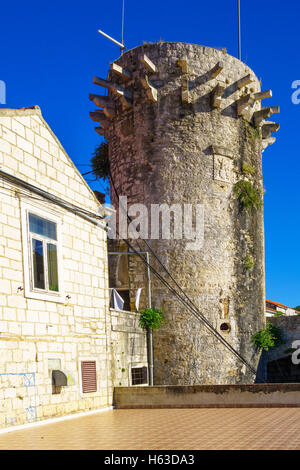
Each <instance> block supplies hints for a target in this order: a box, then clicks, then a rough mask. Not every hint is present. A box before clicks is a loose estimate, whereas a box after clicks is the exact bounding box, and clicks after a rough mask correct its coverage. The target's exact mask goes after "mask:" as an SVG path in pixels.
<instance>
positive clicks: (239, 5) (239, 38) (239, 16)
mask: <svg viewBox="0 0 300 470" xmlns="http://www.w3.org/2000/svg"><path fill="white" fill-rule="evenodd" d="M237 2H238V29H239V33H238V36H239V37H238V43H239V59H240V60H241V57H242V53H241V50H242V49H241V3H240V0H237Z"/></svg>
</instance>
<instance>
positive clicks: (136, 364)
mask: <svg viewBox="0 0 300 470" xmlns="http://www.w3.org/2000/svg"><path fill="white" fill-rule="evenodd" d="M141 367H146V369H147V382H146V383H144V384H137V385H133V384H132V374H131V370H132V369H138V368H141ZM128 373H129V377H128V383H129V386H130V387H147V386H149V367H148V364H146V363H145V362H130V363H129V367H128Z"/></svg>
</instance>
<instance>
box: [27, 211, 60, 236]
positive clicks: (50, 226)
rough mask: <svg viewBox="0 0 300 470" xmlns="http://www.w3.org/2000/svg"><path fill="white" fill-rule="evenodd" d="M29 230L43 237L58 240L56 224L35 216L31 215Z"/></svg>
mask: <svg viewBox="0 0 300 470" xmlns="http://www.w3.org/2000/svg"><path fill="white" fill-rule="evenodd" d="M29 230H30V232H32V233H36V234H38V235H41V236H43V237H47V238H51V239H52V240H57V231H56V224H55V223H54V222H51V220H46V219H43V218H42V217H38V216H37V215H35V214H29Z"/></svg>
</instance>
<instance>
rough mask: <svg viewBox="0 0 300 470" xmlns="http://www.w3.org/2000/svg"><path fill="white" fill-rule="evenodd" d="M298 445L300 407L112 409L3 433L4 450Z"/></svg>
mask: <svg viewBox="0 0 300 470" xmlns="http://www.w3.org/2000/svg"><path fill="white" fill-rule="evenodd" d="M5 449H6V450H10V449H11V450H20V449H21V450H43V449H51V450H63V449H70V450H72V449H83V450H94V449H99V450H101V449H102V450H126V449H132V450H145V449H146V450H148V449H149V450H178V449H183V450H200V449H205V450H210V449H213V450H217V449H218V450H219V449H220V450H226V449H237V450H238V449H255V450H256V449H263V450H269V449H276V450H281V449H291V450H299V449H300V409H295V408H265V409H264V408H218V409H214V408H209V409H204V408H201V409H195V408H193V409H191V408H188V409H182V408H181V409H136V410H110V411H106V412H102V413H97V414H93V415H90V416H85V417H80V418H73V419H72V420H67V421H60V422H57V423H52V424H47V425H41V426H36V427H32V428H27V429H24V430H22V431H20V430H19V431H12V432H9V433H6V434H1V435H0V450H5Z"/></svg>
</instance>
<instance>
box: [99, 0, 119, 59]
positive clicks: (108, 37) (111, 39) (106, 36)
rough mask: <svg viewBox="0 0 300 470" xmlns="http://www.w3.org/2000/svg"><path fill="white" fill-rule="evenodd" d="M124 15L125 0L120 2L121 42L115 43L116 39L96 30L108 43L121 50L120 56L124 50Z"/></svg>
mask: <svg viewBox="0 0 300 470" xmlns="http://www.w3.org/2000/svg"><path fill="white" fill-rule="evenodd" d="M124 13H125V0H122V39H121V42H119V41H117V40H116V39H114V38H112V37H111V36H109V35H108V34H106V33H105V32H104V31H101V29H98V33H100V34H102V36H104V37H105V38H107V39H109V40H110V41H112V42H114V43H115V44H117V45H118V46H120V48H121V54H123V49H125V45H124Z"/></svg>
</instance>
